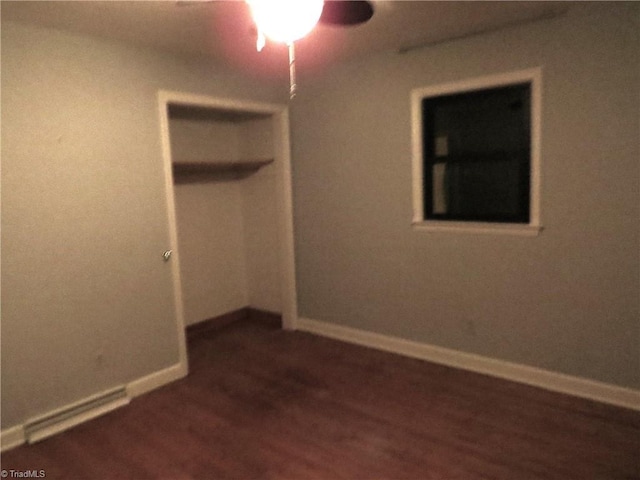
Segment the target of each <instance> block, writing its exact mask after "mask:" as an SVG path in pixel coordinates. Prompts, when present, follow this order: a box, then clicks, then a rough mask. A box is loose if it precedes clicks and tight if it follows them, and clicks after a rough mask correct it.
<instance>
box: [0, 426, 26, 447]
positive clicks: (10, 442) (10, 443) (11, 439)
mask: <svg viewBox="0 0 640 480" xmlns="http://www.w3.org/2000/svg"><path fill="white" fill-rule="evenodd" d="M25 441H26V437H25V435H24V427H23V426H22V425H17V426H15V427H11V428H5V429H4V430H2V431H0V452H4V451H7V450H11V449H12V448H15V447H18V446H20V445H22V444H23V443H24V442H25Z"/></svg>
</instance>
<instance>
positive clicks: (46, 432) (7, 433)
mask: <svg viewBox="0 0 640 480" xmlns="http://www.w3.org/2000/svg"><path fill="white" fill-rule="evenodd" d="M187 373H188V370H187V367H186V365H183V364H176V365H173V366H171V367H169V368H165V369H164V370H160V371H158V372H154V373H152V374H150V375H147V376H146V377H142V378H140V379H137V380H134V381H132V382H130V383H128V384H127V385H126V397H124V398H122V399H119V400H117V401H114V402H112V403H109V404H106V405H102V406H99V407H97V408H94V409H91V410H87V411H83V412H79V413H78V414H77V415H72V416H69V417H68V418H65V419H64V421H61V422H59V423H56V424H55V425H53V426H51V427H47V429H43V430H42V432H41V433H40V432H39V433H38V434H35V435H34V434H32V435H31V437H32V438H31V440H30V441H38V440H41V439H43V438H46V437H48V436H51V435H54V434H56V433H60V432H62V431H63V430H67V429H69V428H71V427H74V426H76V425H79V424H81V423H84V422H87V421H89V420H92V419H93V418H96V417H98V416H99V415H104V414H106V413H108V412H110V411H112V410H115V409H116V408H120V407H123V406H125V405H127V404H128V403H129V400H130V399H132V398H134V397H138V396H140V395H142V394H144V393H147V392H150V391H151V390H155V389H156V388H160V387H162V386H164V385H166V384H168V383H171V382H173V381H175V380H178V379H180V378H182V377H184V376H186V375H187ZM95 397H96V395H93V396H91V397H87V398H86V399H83V400H81V401H79V402H74V403H72V404H69V405H67V406H64V407H62V408H57V409H55V410H52V411H51V412H48V413H46V414H44V415H42V416H41V417H39V418H45V417H50V416H54V415H56V414H57V413H59V412H62V411H66V410H72V409H73V408H75V407H76V406H78V405H80V404H83V403H88V402H90V401H91V400H93V399H94V398H95ZM36 420H37V419H36ZM32 422H33V421H27V422H25V423H24V424H21V425H16V426H14V427H10V428H6V429H4V430H2V431H0V451H2V452H4V451H6V450H10V449H12V448H15V447H18V446H20V445H22V444H23V443H25V442H26V441H27V434H26V427H27V426H28V425H29V424H30V423H32Z"/></svg>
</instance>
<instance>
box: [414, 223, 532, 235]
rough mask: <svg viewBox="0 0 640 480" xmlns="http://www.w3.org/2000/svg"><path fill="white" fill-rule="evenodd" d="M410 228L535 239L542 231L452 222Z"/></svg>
mask: <svg viewBox="0 0 640 480" xmlns="http://www.w3.org/2000/svg"><path fill="white" fill-rule="evenodd" d="M411 226H412V228H413V229H414V230H416V231H420V232H431V233H472V234H488V235H515V236H520V237H536V236H538V235H539V234H540V232H541V231H542V226H541V225H533V224H527V225H523V224H514V223H489V222H454V221H438V220H427V221H414V222H413V223H412V224H411Z"/></svg>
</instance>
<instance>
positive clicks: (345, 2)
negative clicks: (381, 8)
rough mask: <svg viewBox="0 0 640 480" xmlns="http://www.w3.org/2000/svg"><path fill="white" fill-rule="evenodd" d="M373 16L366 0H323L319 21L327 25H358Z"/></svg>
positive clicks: (371, 7) (370, 5) (370, 6)
mask: <svg viewBox="0 0 640 480" xmlns="http://www.w3.org/2000/svg"><path fill="white" fill-rule="evenodd" d="M372 16H373V5H372V4H371V2H370V1H368V0H325V2H324V8H323V9H322V15H321V16H320V22H321V23H325V24H329V25H358V24H360V23H364V22H366V21H367V20H369V19H370V18H371V17H372Z"/></svg>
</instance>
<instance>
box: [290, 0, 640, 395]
mask: <svg viewBox="0 0 640 480" xmlns="http://www.w3.org/2000/svg"><path fill="white" fill-rule="evenodd" d="M639 8H640V6H639V5H638V4H634V3H626V4H625V3H606V4H602V3H595V4H591V3H584V4H578V5H576V6H575V7H573V8H572V10H570V11H569V13H568V14H567V15H565V16H563V17H559V18H556V19H553V20H546V21H542V22H538V23H532V24H528V25H523V26H519V27H514V28H509V29H505V30H502V31H499V32H494V33H488V34H484V35H478V36H475V37H472V38H468V39H462V40H458V41H452V42H448V43H444V44H441V45H437V46H433V47H429V48H424V49H422V50H416V51H413V52H410V53H406V54H395V53H388V54H383V55H378V56H375V57H372V58H370V59H368V60H365V61H362V62H359V63H352V64H350V65H348V66H345V67H343V68H341V69H338V70H335V71H333V72H329V73H327V74H326V75H324V76H323V77H321V78H304V77H303V78H302V79H301V81H300V84H301V85H304V86H305V88H304V91H301V93H300V94H299V95H298V97H297V98H296V100H295V102H293V104H292V107H291V108H292V146H293V160H294V211H295V219H294V222H295V225H296V261H297V275H298V302H299V312H300V315H301V316H304V317H308V318H312V319H317V320H323V321H327V322H333V323H336V324H340V325H346V326H349V327H354V328H359V329H363V330H367V331H373V332H379V333H383V334H389V335H394V336H399V337H403V338H408V339H412V340H415V341H419V342H424V343H427V344H433V345H439V346H443V347H447V348H451V349H456V350H460V351H463V352H470V353H476V354H480V355H484V356H488V357H493V358H497V359H504V360H508V361H512V362H518V363H522V364H525V365H531V366H535V367H540V368H543V369H548V370H551V371H556V372H562V373H566V374H571V375H576V376H580V377H585V378H589V379H594V380H599V381H604V382H608V383H612V384H617V385H621V386H626V387H631V388H638V387H640V348H638V346H639V345H640V324H639V319H640V311H639V300H640V296H639V292H640V284H639V281H640V270H639V268H640V267H639V263H640V262H639V258H638V255H639V249H638V245H639V237H638V220H639V217H640V211H639V208H640V197H639V195H640V188H639V184H638V182H639V175H638V168H639V147H638V141H639V138H638V137H639V131H640V129H639V118H638V117H639V112H640V103H639V88H640V77H639V72H640V65H639V58H640V54H639V38H638V35H639V32H640V25H639V21H638V20H639V17H640V12H639ZM537 66H541V67H542V69H543V97H542V112H543V113H542V193H541V195H542V199H541V217H542V224H543V226H544V227H545V230H544V231H543V232H542V233H541V234H540V236H538V237H535V238H523V237H515V236H505V235H500V236H492V235H477V234H455V233H426V232H420V231H414V230H412V228H411V225H410V224H411V218H412V204H411V199H412V194H411V136H410V135H411V125H410V92H411V90H412V89H413V88H417V87H423V86H428V85H436V84H438V83H446V82H451V81H457V80H462V79H468V78H473V77H476V76H483V75H488V74H494V73H503V72H509V71H514V70H521V69H524V68H531V67H537Z"/></svg>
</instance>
